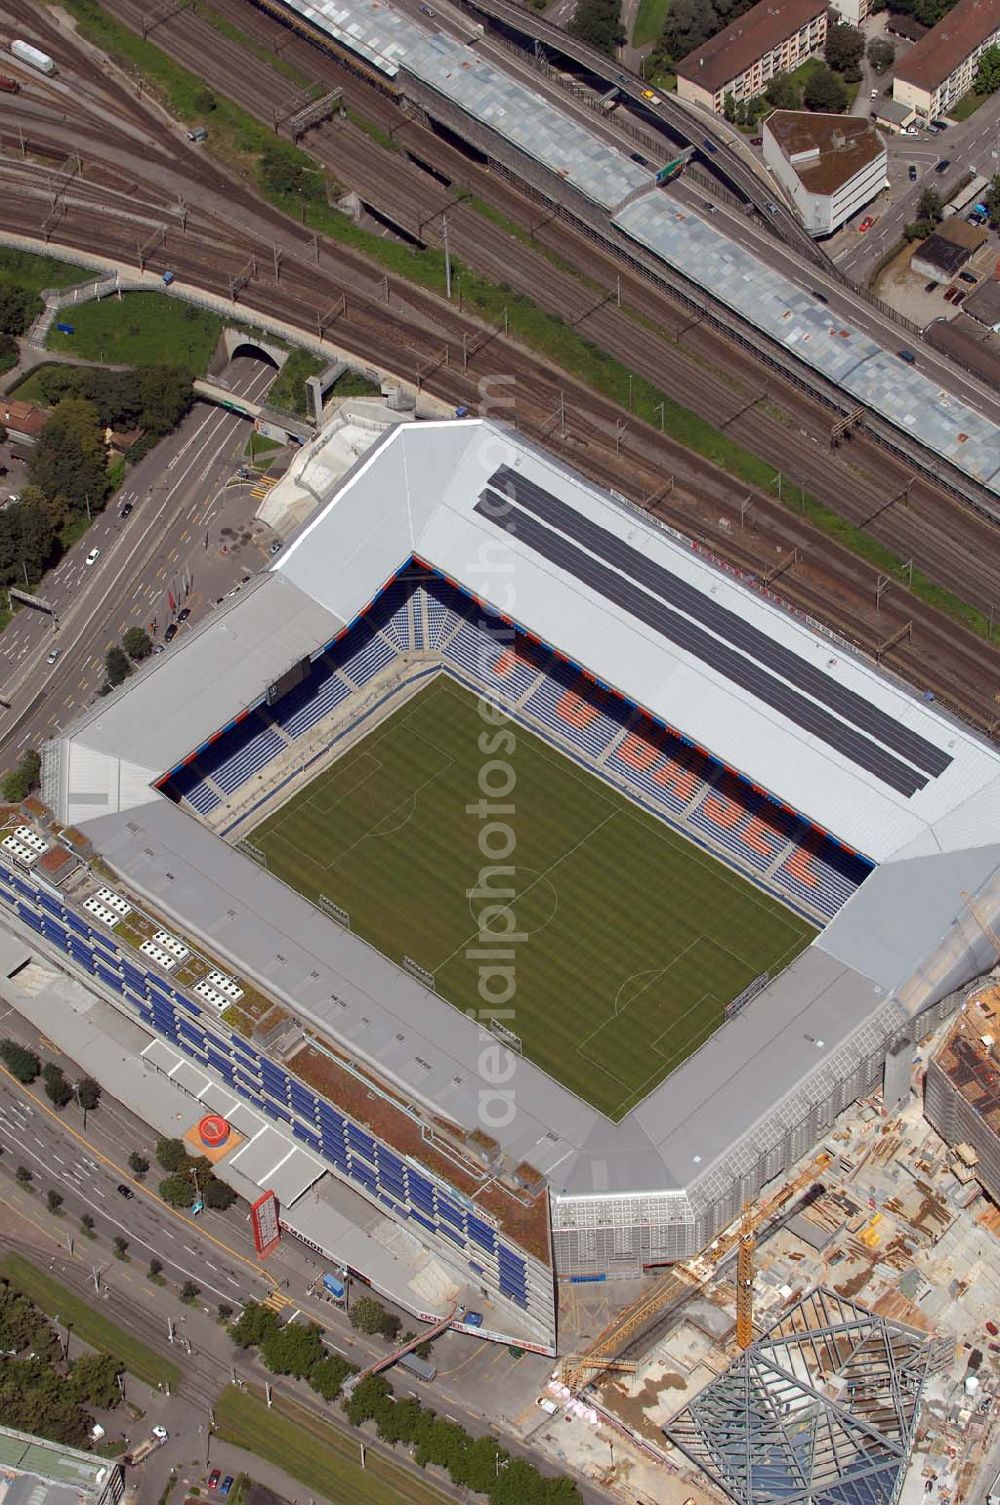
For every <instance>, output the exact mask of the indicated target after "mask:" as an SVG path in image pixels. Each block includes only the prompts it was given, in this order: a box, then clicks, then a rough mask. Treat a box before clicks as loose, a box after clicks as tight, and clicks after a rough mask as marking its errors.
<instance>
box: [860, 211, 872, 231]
mask: <svg viewBox="0 0 1000 1505" xmlns="http://www.w3.org/2000/svg"><path fill="white" fill-rule="evenodd" d="M874 223H875V221H874V219H873V218H872V216H871V215H870V214H869V215H867V216H866V217H865V218H864V219H863V220H862V221H861V223H860V225H859V226H858V234H859V235H864V233H865V231H866V230H870V229H871V227H872V225H874Z"/></svg>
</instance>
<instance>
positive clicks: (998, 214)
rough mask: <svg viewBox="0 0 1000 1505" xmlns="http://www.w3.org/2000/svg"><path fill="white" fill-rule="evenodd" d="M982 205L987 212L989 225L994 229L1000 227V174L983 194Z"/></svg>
mask: <svg viewBox="0 0 1000 1505" xmlns="http://www.w3.org/2000/svg"><path fill="white" fill-rule="evenodd" d="M983 203H984V204H985V205H986V208H987V210H988V212H989V216H990V224H991V225H992V226H993V228H994V229H996V228H997V227H998V226H1000V173H998V174H997V175H996V176H995V177H994V178H993V179H992V180H991V182H990V186H989V188H987V190H986V192H985V193H984V194H983Z"/></svg>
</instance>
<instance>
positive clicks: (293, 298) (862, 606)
mask: <svg viewBox="0 0 1000 1505" xmlns="http://www.w3.org/2000/svg"><path fill="white" fill-rule="evenodd" d="M4 203H5V210H6V215H7V218H8V223H10V218H11V217H12V216H15V215H16V211H17V208H18V205H19V204H20V211H21V215H22V218H21V220H20V221H19V223H17V224H16V225H15V226H14V228H20V229H28V230H34V231H35V233H37V211H38V205H37V202H33V201H28V202H27V203H25V202H24V201H19V200H18V197H17V195H16V193H14V192H12V193H10V194H7V195H5V196H4ZM88 218H89V224H88V223H87V221H88ZM51 234H52V238H53V239H54V240H56V241H60V240H61V241H63V242H68V243H72V244H76V245H79V246H80V247H81V249H85V250H91V251H97V252H98V253H101V254H105V255H107V254H108V253H109V252H110V253H112V254H114V251H115V250H116V249H118V254H119V255H120V257H121V259H123V260H125V261H129V260H132V259H134V255H135V244H134V239H133V238H132V235H131V227H129V229H128V230H127V231H124V232H123V231H122V229H121V227H115V226H114V225H113V224H112V223H111V222H109V221H108V220H107V219H106V218H103V217H101V216H97V215H89V214H88V211H85V210H78V209H74V210H70V211H69V212H68V213H67V215H66V216H64V218H63V219H62V220H61V221H60V222H59V224H58V225H57V226H55V227H54V228H53V230H52V232H51ZM286 240H288V237H286ZM258 249H260V248H258ZM301 251H302V248H301V247H299V255H300V256H301ZM240 255H241V257H242V258H243V260H245V258H246V255H247V251H246V250H241V251H240ZM157 256H158V257H159V260H156V258H154V262H155V265H156V266H157V267H159V266H162V267H166V266H168V265H172V266H174V267H175V268H176V269H177V271H178V275H179V276H181V277H182V278H183V279H184V280H185V281H190V282H191V283H193V284H194V285H201V286H205V287H207V288H209V289H210V290H213V291H216V292H222V293H223V294H225V293H226V292H227V287H228V277H229V276H230V275H231V270H230V268H231V266H232V262H231V261H227V259H226V257H225V256H224V255H220V252H219V250H218V247H217V246H216V245H215V244H214V240H213V235H212V232H211V231H210V232H209V233H208V234H207V235H206V236H205V238H204V240H202V239H201V238H200V236H199V229H198V224H197V222H196V220H195V219H193V218H190V219H189V220H188V228H187V232H186V233H184V234H182V233H180V232H179V231H173V232H172V233H171V235H170V236H169V237H168V239H167V241H166V243H165V245H164V246H163V247H162V248H161V249H160V251H159V252H158V253H157ZM240 264H242V261H241V263H240ZM269 265H270V257H269V256H267V257H265V256H264V255H263V254H261V255H260V256H259V257H258V266H259V268H260V271H261V275H260V278H259V281H257V282H254V281H251V283H250V284H248V286H247V287H246V288H245V289H244V290H243V293H242V294H241V304H242V305H246V306H248V307H253V306H257V307H260V308H261V309H262V310H265V311H267V312H271V313H275V312H277V313H280V314H281V315H283V316H284V317H286V318H287V319H289V321H290V322H291V323H293V324H296V325H297V326H298V327H300V328H302V329H303V330H310V329H314V328H315V323H314V321H315V319H316V317H317V314H318V313H322V311H323V309H324V308H329V307H330V306H331V305H332V303H333V302H334V301H335V300H336V298H337V296H338V294H343V293H344V291H345V290H344V287H343V285H342V284H337V283H335V282H334V283H331V281H330V279H329V277H328V276H323V275H319V274H318V273H317V269H316V267H315V265H313V264H310V263H309V262H308V261H306V260H300V259H299V257H293V256H292V255H291V254H290V253H289V255H288V256H286V258H285V259H284V260H283V261H282V264H281V281H280V285H274V284H273V283H272V282H271V281H270V279H269V276H268V275H267V269H268V267H269ZM390 291H391V294H392V297H393V306H392V307H391V308H390V307H389V306H388V305H386V303H385V301H384V297H383V296H382V294H381V289H379V297H378V299H377V300H375V299H373V300H368V301H366V300H364V299H361V298H357V297H351V296H348V298H347V301H346V305H345V313H344V315H343V316H342V317H341V318H340V319H339V320H338V322H337V325H336V329H335V331H331V332H332V333H333V334H334V337H335V338H336V339H337V340H338V341H339V342H340V343H341V345H343V346H345V347H346V348H354V349H356V350H357V353H358V355H359V356H360V357H361V358H362V359H363V360H366V361H370V360H375V361H381V362H382V363H383V364H384V365H385V366H386V368H387V369H390V370H391V369H396V370H400V368H403V369H402V374H404V375H406V374H407V369H406V368H407V367H408V366H409V369H410V370H411V371H413V372H414V373H415V372H416V370H417V369H419V368H421V366H422V367H423V369H425V370H426V371H427V372H428V373H429V374H428V376H427V377H426V385H427V389H428V390H429V391H431V392H433V393H434V394H435V395H443V396H446V397H447V398H448V399H449V400H452V401H461V402H465V403H468V404H470V405H474V404H475V403H476V402H477V400H478V395H479V394H478V391H477V382H478V374H479V368H477V366H476V361H475V359H474V358H473V359H472V360H471V361H470V363H469V369H468V370H466V369H464V368H463V366H462V363H461V361H460V360H459V358H458V350H457V349H456V348H455V345H454V344H452V343H448V342H446V345H445V348H444V350H443V351H442V346H441V344H440V340H439V337H438V336H437V335H431V334H427V333H425V332H424V331H423V330H422V329H419V328H418V327H415V326H414V324H413V323H412V322H409V321H407V320H406V319H405V318H404V317H402V314H401V313H400V312H399V311H397V310H396V308H395V284H390ZM327 299H329V300H330V301H329V302H327V301H326V300H327ZM320 300H322V302H320ZM237 306H240V305H237ZM449 313H450V316H451V318H452V321H453V324H454V321H456V320H458V318H459V315H458V311H457V310H450V311H449ZM463 327H464V329H465V330H466V331H468V330H470V329H471V330H473V331H475V332H476V333H477V334H479V333H481V332H482V326H481V325H478V324H475V323H473V322H472V321H470V320H465V322H464V325H463ZM452 338H454V333H453V335H452ZM500 340H502V336H500V335H497V336H496V340H495V341H494V342H493V343H492V344H490V345H489V346H487V347H486V349H487V351H488V353H489V356H490V363H489V367H488V368H487V369H494V368H495V366H496V364H497V361H496V356H497V345H496V341H500ZM503 366H504V368H505V369H506V370H507V371H509V372H510V374H511V375H512V376H513V377H514V385H513V387H512V388H511V389H510V390H511V393H512V401H513V409H512V417H513V419H514V421H515V422H517V423H518V424H519V426H520V427H522V429H523V430H524V431H525V432H526V433H528V434H529V435H534V436H537V437H539V438H543V439H544V442H545V444H546V446H547V447H548V448H550V449H553V450H554V451H555V452H556V453H559V454H562V455H563V456H564V457H565V458H566V459H567V460H569V461H570V462H571V463H572V464H574V465H576V466H577V467H578V468H580V469H582V470H583V471H584V472H585V473H587V474H589V475H591V476H592V478H593V479H594V480H596V481H598V482H599V483H600V484H602V485H604V486H610V487H612V488H614V489H615V490H617V491H619V492H624V493H626V494H628V495H631V496H632V497H633V499H634V500H635V501H636V502H637V503H638V504H640V505H644V506H646V507H648V508H649V510H652V511H653V512H654V513H655V514H656V515H657V516H661V517H662V518H664V520H667V521H669V522H670V523H671V524H672V525H673V526H678V527H680V529H681V530H682V531H683V532H684V533H685V534H686V535H688V536H693V537H695V538H696V539H699V540H701V541H702V542H704V543H706V544H708V546H709V547H710V548H711V549H712V550H713V551H714V552H715V553H716V554H718V555H720V556H721V557H723V558H728V559H730V560H732V561H733V563H735V564H737V565H738V566H739V567H740V568H742V569H748V570H750V571H751V572H752V573H754V574H756V575H757V576H758V577H763V575H764V574H765V573H766V570H767V568H770V567H773V564H774V563H775V562H778V561H779V560H781V559H783V558H785V557H786V555H787V542H788V539H789V537H792V538H794V539H795V540H796V544H795V546H796V548H797V550H798V554H799V556H800V563H799V564H798V565H797V566H796V568H795V569H794V570H790V571H787V572H786V573H785V574H784V575H783V576H782V581H781V590H782V595H783V597H784V598H785V599H787V600H788V601H790V602H791V603H792V604H794V605H798V606H800V607H802V608H803V609H805V610H806V611H807V612H809V613H810V614H811V615H812V616H813V617H815V618H816V619H817V620H818V621H825V622H827V623H829V625H830V626H831V627H833V628H834V629H835V630H840V631H841V632H842V633H843V634H844V635H845V636H846V637H848V638H849V639H850V640H851V641H853V642H855V643H856V644H857V645H858V646H860V647H862V648H864V649H865V650H866V651H870V652H871V651H874V650H875V649H876V648H877V646H878V644H879V643H881V642H883V641H884V640H885V638H886V637H887V636H888V635H889V633H890V632H892V631H894V630H896V629H897V628H899V627H901V626H902V625H904V623H905V622H907V621H911V620H912V622H913V624H914V626H913V631H912V633H911V634H910V636H909V638H907V639H906V640H904V641H902V642H901V643H900V644H899V645H898V648H897V649H896V650H894V652H893V655H892V658H891V660H890V663H889V667H891V668H897V669H899V670H900V671H901V672H902V673H904V674H905V675H907V676H908V677H909V678H910V679H911V681H914V682H916V683H918V684H921V685H925V684H929V685H931V686H933V687H934V688H935V691H936V692H937V693H939V694H940V697H941V698H942V700H944V701H945V703H946V704H948V705H950V706H951V707H952V708H953V709H955V711H956V712H957V713H958V714H960V715H963V716H964V717H965V718H966V719H968V720H970V721H972V722H973V723H974V724H978V725H980V726H982V727H984V728H987V729H989V727H990V726H991V723H992V719H993V705H992V700H991V696H992V687H993V686H994V685H995V683H996V659H995V655H994V654H993V652H992V650H991V649H990V648H989V647H988V645H987V644H986V643H984V642H982V641H981V640H978V639H976V638H974V637H973V636H972V635H971V634H969V633H966V632H964V631H963V630H962V629H961V628H958V627H955V626H953V625H952V624H951V623H948V622H947V621H946V620H945V619H943V618H941V617H940V615H939V614H938V613H937V612H935V611H934V610H933V609H932V608H929V607H927V606H925V605H924V603H922V602H920V601H919V600H916V599H915V598H913V597H912V596H910V595H909V594H908V593H905V592H904V591H903V590H902V588H900V589H899V590H896V591H890V592H888V599H887V600H886V599H883V600H881V601H880V602H879V609H878V611H873V601H874V597H875V580H876V572H875V571H874V570H872V569H871V568H870V567H868V566H867V565H865V564H864V563H863V561H860V560H858V559H856V558H854V557H852V556H851V555H849V554H848V553H847V551H846V550H841V549H838V548H837V547H836V546H835V545H833V544H832V543H831V542H830V541H828V540H826V539H823V540H822V543H821V544H820V541H819V539H818V536H817V535H816V534H815V532H814V530H813V529H812V528H811V527H810V526H809V524H808V523H806V522H805V521H804V520H801V519H797V518H796V517H795V516H794V514H792V515H790V514H788V513H787V512H785V511H784V510H783V509H782V508H781V507H780V506H779V504H778V503H776V502H774V501H773V500H772V499H770V498H767V497H765V496H763V495H759V496H757V497H755V501H754V528H753V531H750V530H747V531H744V532H737V529H736V527H734V525H733V522H731V521H727V520H726V515H727V514H728V518H729V519H734V520H735V522H736V523H738V521H739V519H740V517H741V515H742V503H743V502H744V501H745V491H744V490H743V488H742V487H740V486H739V485H738V484H737V483H735V482H734V481H733V479H732V478H731V477H729V476H726V475H725V474H723V473H722V472H717V471H714V470H713V468H712V467H711V466H709V465H707V464H705V463H703V462H694V461H693V457H692V456H691V455H690V453H689V452H688V451H687V450H685V449H684V447H683V446H681V445H680V444H678V443H677V442H676V441H674V440H671V439H669V438H667V437H666V436H664V435H661V434H658V433H657V432H656V430H655V429H653V428H652V427H651V426H650V425H648V424H643V423H641V422H639V421H638V420H635V419H633V420H632V421H631V423H630V427H629V429H628V432H627V435H626V439H625V443H626V444H627V454H626V457H625V463H624V464H623V463H622V461H623V456H622V454H621V453H619V450H620V449H621V443H622V441H621V430H620V419H619V417H618V414H619V412H620V410H619V409H618V408H617V406H616V405H615V404H614V403H612V402H611V401H610V400H608V399H604V398H601V397H599V396H598V395H597V394H595V393H593V392H591V391H590V390H589V389H587V388H585V387H583V386H582V385H581V384H579V383H574V382H573V381H572V380H571V379H564V378H561V377H560V376H558V375H557V374H556V373H553V372H552V371H551V369H550V368H547V367H546V366H545V365H544V363H542V362H540V361H539V360H537V359H535V358H534V357H532V356H530V355H529V354H528V353H526V352H525V351H523V350H522V349H521V347H519V346H518V345H516V344H515V343H514V342H512V341H503ZM560 407H563V409H564V411H565V412H566V413H567V416H568V420H569V421H568V422H567V425H566V428H565V430H562V429H559V428H558V427H557V428H554V427H553V422H552V420H553V417H554V415H555V414H557V413H558V412H559V410H560ZM665 475H667V476H670V475H672V476H674V478H675V480H674V486H673V489H672V490H671V491H670V492H669V493H668V494H667V495H663V494H662V493H663V490H664V484H663V483H664V476H665ZM720 513H721V515H720ZM848 624H849V625H848ZM984 690H985V691H986V693H985V694H984Z"/></svg>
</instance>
